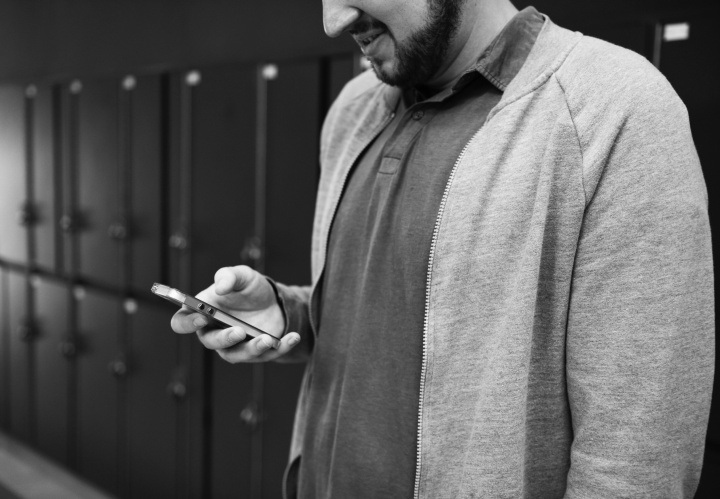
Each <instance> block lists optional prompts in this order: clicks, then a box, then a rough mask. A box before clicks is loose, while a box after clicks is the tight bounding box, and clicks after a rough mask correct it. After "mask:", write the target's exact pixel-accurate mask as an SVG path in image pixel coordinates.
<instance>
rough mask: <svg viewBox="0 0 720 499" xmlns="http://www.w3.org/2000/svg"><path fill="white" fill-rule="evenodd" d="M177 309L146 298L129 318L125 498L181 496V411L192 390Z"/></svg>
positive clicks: (123, 486) (123, 488)
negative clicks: (175, 324) (175, 326)
mask: <svg viewBox="0 0 720 499" xmlns="http://www.w3.org/2000/svg"><path fill="white" fill-rule="evenodd" d="M160 305H162V304H160ZM174 310H175V309H174V308H172V307H170V306H167V307H165V306H157V305H154V304H153V305H149V304H145V303H144V302H141V303H139V304H138V307H137V310H134V311H133V310H132V309H131V312H133V313H132V315H129V316H128V344H129V353H128V367H127V368H128V373H127V379H126V384H125V387H126V388H125V389H126V397H127V398H126V400H127V403H126V406H125V407H126V412H125V414H124V416H123V417H125V418H126V420H127V431H128V433H127V440H126V442H125V443H124V445H125V446H126V447H125V451H126V453H125V454H124V455H125V456H126V459H127V469H128V481H127V483H125V484H123V485H122V488H121V490H122V491H123V492H124V493H123V494H122V495H123V496H125V497H163V498H171V497H178V486H177V483H178V481H179V479H180V478H181V477H179V476H178V473H179V470H180V468H179V467H178V443H177V441H178V437H179V435H180V433H179V431H180V426H179V424H178V413H179V406H180V405H182V404H183V403H185V401H186V397H187V396H188V393H187V391H186V389H185V387H186V380H185V379H184V378H183V376H184V372H182V369H178V363H177V357H176V351H177V344H176V343H177V335H176V334H175V333H174V332H173V331H172V330H171V329H170V316H171V315H172V313H173V311H174Z"/></svg>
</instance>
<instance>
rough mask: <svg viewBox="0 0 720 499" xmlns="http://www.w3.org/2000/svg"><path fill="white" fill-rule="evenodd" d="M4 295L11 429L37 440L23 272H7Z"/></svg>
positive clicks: (30, 334)
mask: <svg viewBox="0 0 720 499" xmlns="http://www.w3.org/2000/svg"><path fill="white" fill-rule="evenodd" d="M5 278H6V284H5V285H6V290H7V294H6V296H5V304H6V307H7V308H6V309H5V311H6V313H7V315H6V317H5V324H6V325H7V327H8V329H7V330H6V334H7V345H8V352H7V357H8V364H7V365H8V371H7V372H8V384H9V398H8V403H9V409H10V411H9V429H10V432H11V433H12V434H13V435H14V436H15V437H17V438H19V439H20V440H23V441H25V442H32V441H33V440H34V414H35V411H34V403H33V402H34V400H33V399H32V398H31V394H32V391H33V389H34V379H33V376H34V373H33V367H34V362H35V360H34V348H33V341H34V332H35V330H34V326H33V320H32V315H31V309H30V303H29V301H28V278H27V276H26V275H25V274H24V273H20V272H15V271H8V272H7V273H6V276H5Z"/></svg>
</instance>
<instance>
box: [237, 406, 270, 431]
mask: <svg viewBox="0 0 720 499" xmlns="http://www.w3.org/2000/svg"><path fill="white" fill-rule="evenodd" d="M265 419H266V418H265V416H264V414H263V412H262V411H261V410H260V408H259V407H258V404H257V402H255V401H254V400H253V401H251V402H249V403H248V404H247V405H246V406H245V407H244V408H243V410H242V411H240V421H241V422H242V423H243V424H244V425H245V426H247V427H248V428H250V430H251V431H254V430H256V429H258V428H259V427H260V426H261V425H262V423H263V421H264V420H265Z"/></svg>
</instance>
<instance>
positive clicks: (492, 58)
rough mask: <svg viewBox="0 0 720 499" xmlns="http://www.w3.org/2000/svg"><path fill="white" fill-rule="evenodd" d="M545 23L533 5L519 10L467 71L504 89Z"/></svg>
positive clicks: (460, 82) (461, 80)
mask: <svg viewBox="0 0 720 499" xmlns="http://www.w3.org/2000/svg"><path fill="white" fill-rule="evenodd" d="M544 23H545V18H544V17H543V16H542V14H540V13H539V12H538V11H537V10H535V9H534V8H533V7H527V8H525V9H523V10H521V11H520V12H518V13H517V14H516V15H515V17H513V18H512V19H511V20H510V22H508V23H507V24H506V25H505V27H504V28H503V30H502V31H501V32H500V33H499V34H498V36H496V37H495V39H494V40H493V41H492V42H491V43H490V45H489V46H488V48H487V49H485V51H484V52H483V53H482V55H480V58H479V59H478V62H477V64H476V65H475V66H474V67H473V68H472V69H471V70H470V72H472V71H477V72H478V73H480V74H481V75H482V76H484V77H485V78H486V79H487V80H488V81H489V82H490V83H492V84H493V85H494V86H495V87H497V89H498V90H500V91H501V92H504V91H505V89H506V88H507V86H508V85H509V84H510V82H511V81H512V80H513V78H515V76H516V75H517V74H518V72H520V68H521V67H522V65H523V64H524V63H525V60H526V59H527V57H528V55H529V54H530V51H531V50H532V48H533V45H535V40H537V37H538V34H539V33H540V30H541V29H542V27H543V24H544ZM470 72H468V73H470ZM468 73H466V74H464V75H463V76H461V77H460V79H459V80H458V82H457V83H456V84H455V85H454V86H453V89H456V88H457V87H458V86H462V85H464V83H463V80H464V78H465V77H466V76H468Z"/></svg>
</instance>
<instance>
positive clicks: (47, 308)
mask: <svg viewBox="0 0 720 499" xmlns="http://www.w3.org/2000/svg"><path fill="white" fill-rule="evenodd" d="M32 284H33V289H34V293H35V311H36V317H37V319H36V320H37V330H38V337H37V340H36V363H35V366H34V367H35V370H34V373H33V376H34V377H35V383H36V390H35V401H34V402H35V407H36V408H37V444H38V447H39V448H40V450H41V451H43V452H45V453H46V454H47V455H49V456H50V457H51V458H53V459H55V460H57V461H59V462H61V463H70V460H71V445H72V442H73V440H74V438H75V434H74V432H73V427H72V426H71V424H70V422H71V418H70V408H71V407H70V394H71V389H72V383H73V380H74V378H73V374H74V373H73V369H72V359H73V357H74V355H75V353H76V350H77V348H76V345H75V342H74V335H73V332H72V327H71V322H70V320H71V317H72V307H73V303H72V300H71V295H70V293H69V289H68V286H67V284H65V283H63V282H60V281H54V280H51V279H49V278H43V279H39V278H36V279H35V280H33V282H32Z"/></svg>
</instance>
